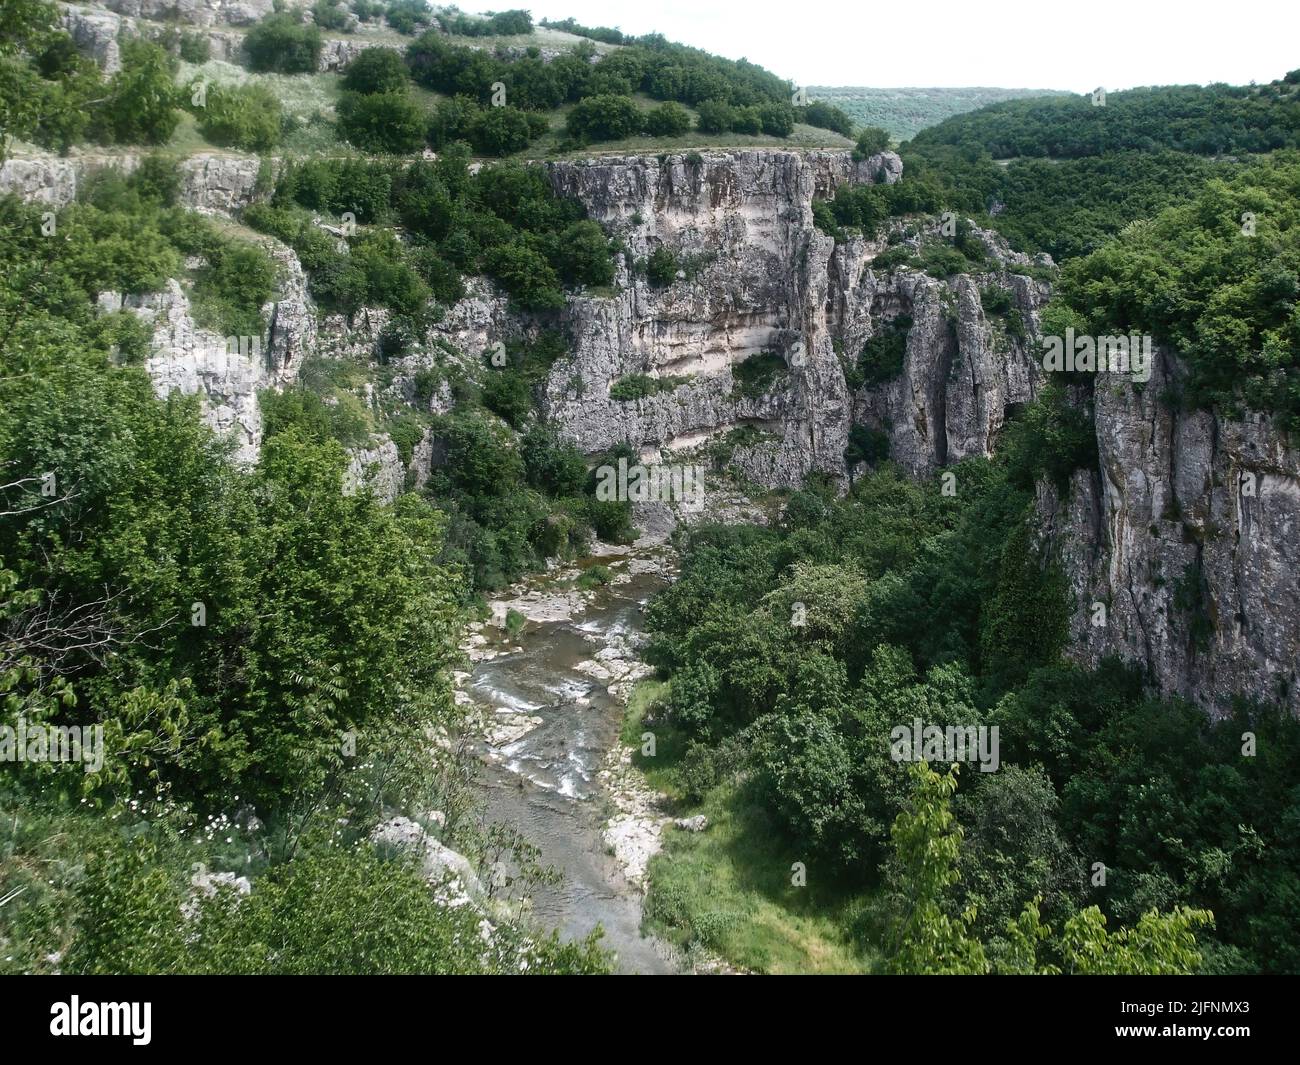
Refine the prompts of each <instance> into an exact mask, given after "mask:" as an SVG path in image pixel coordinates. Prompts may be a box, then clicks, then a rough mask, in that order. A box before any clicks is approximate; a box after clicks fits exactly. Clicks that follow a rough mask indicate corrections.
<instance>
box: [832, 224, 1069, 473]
mask: <svg viewBox="0 0 1300 1065" xmlns="http://www.w3.org/2000/svg"><path fill="white" fill-rule="evenodd" d="M938 225H939V223H931V224H929V225H927V226H922V227H920V228H919V229H918V230H917V232H915V233H914V234H913V235H912V236H910V237H907V238H905V239H903V240H898V241H897V242H896V243H895V244H889V243H888V240H881V241H864V240H862V239H861V238H853V239H850V240H848V241H847V242H845V243H843V244H838V245H836V248H835V252H834V255H833V256H832V259H831V263H830V267H829V272H830V282H829V288H830V299H829V303H828V309H827V327H828V328H829V329H830V330H831V332H832V333H833V335H834V337H835V342H836V346H837V347H838V349H839V350H840V351H841V352H843V354H844V356H845V357H846V359H854V358H856V356H857V353H858V352H860V351H861V350H862V348H863V346H864V345H865V344H866V343H867V342H868V341H869V340H871V339H872V337H875V336H877V335H878V334H879V333H880V332H881V330H889V329H891V328H893V323H895V322H898V321H899V320H900V319H901V320H903V321H907V320H910V322H911V326H910V329H909V330H908V332H907V339H906V349H905V354H904V359H903V364H902V371H901V373H899V374H898V375H897V376H896V377H894V378H892V379H889V380H884V381H879V382H868V383H867V384H865V385H864V386H862V387H861V388H860V389H859V390H858V391H857V393H856V394H855V395H854V397H853V412H852V421H853V423H854V424H860V425H865V426H867V427H869V428H871V429H874V430H876V431H877V432H879V433H881V434H882V435H883V436H884V437H885V438H887V439H888V441H889V457H890V459H891V460H893V461H894V462H896V463H898V464H899V465H900V466H902V467H903V468H904V469H905V470H907V471H908V472H909V473H911V474H912V475H913V476H922V475H925V474H928V473H931V472H932V471H934V470H935V469H936V468H938V467H940V466H946V465H948V464H950V463H954V462H959V461H961V460H962V459H964V458H969V457H972V456H980V455H988V454H991V453H992V451H993V450H994V448H995V447H996V444H997V438H998V434H999V432H1000V431H1001V429H1002V426H1003V424H1004V422H1005V419H1006V416H1007V413H1008V411H1009V410H1011V409H1012V408H1014V407H1015V406H1017V405H1020V404H1024V403H1028V402H1031V401H1032V400H1033V399H1034V397H1035V395H1036V394H1037V392H1038V388H1039V384H1040V382H1041V379H1042V369H1041V367H1040V365H1039V363H1038V361H1037V358H1036V357H1035V355H1034V352H1033V343H1034V342H1033V339H1032V338H1033V337H1034V336H1035V335H1036V334H1037V332H1038V316H1039V311H1040V309H1041V308H1042V306H1043V304H1045V303H1046V302H1047V299H1048V296H1049V295H1050V286H1049V285H1048V284H1047V283H1046V282H1042V281H1035V280H1033V279H1032V278H1031V277H1029V276H1027V275H1026V274H1024V273H1021V272H1020V271H1023V270H1026V269H1028V268H1030V266H1031V265H1032V263H1031V260H1030V259H1029V258H1028V257H1027V256H1024V255H1021V254H1018V253H1016V252H1013V251H1011V250H1010V249H1009V248H1008V247H1007V246H1006V244H1005V243H1004V242H1003V241H1002V240H1001V239H1000V238H998V237H997V236H996V235H995V234H993V233H989V232H985V231H983V230H979V229H978V228H975V227H972V233H973V234H974V235H975V237H976V239H979V240H981V241H982V242H983V244H984V246H985V251H986V254H987V256H988V258H987V263H986V265H985V267H984V269H983V270H981V271H980V272H978V273H963V274H955V275H953V276H951V277H948V278H946V279H938V278H933V277H930V276H929V275H928V274H926V273H924V272H922V271H921V270H918V269H915V268H901V269H899V268H893V269H889V270H884V271H882V270H879V269H877V268H876V267H874V265H873V262H874V259H875V258H876V256H877V255H879V254H881V253H882V252H883V251H884V250H885V249H886V248H891V247H902V246H912V247H919V246H920V243H921V241H922V240H923V239H926V238H932V237H934V236H935V231H936V230H937V228H938ZM900 230H901V224H895V226H894V233H893V234H891V239H897V237H898V236H899V233H900ZM982 288H995V289H999V290H1002V291H1005V292H1007V293H1009V294H1010V302H1011V304H1012V308H1011V309H1012V310H1013V311H1014V312H1015V314H1014V318H1012V317H1009V316H1007V315H994V314H986V313H985V311H984V308H983V306H982V302H981V295H980V293H981V289H982ZM1012 322H1015V323H1017V324H1016V325H1012V324H1011V323H1012Z"/></svg>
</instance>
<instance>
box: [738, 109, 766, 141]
mask: <svg viewBox="0 0 1300 1065" xmlns="http://www.w3.org/2000/svg"><path fill="white" fill-rule="evenodd" d="M731 129H732V131H733V132H734V133H748V134H751V135H754V134H758V133H762V132H763V115H762V113H761V112H760V111H759V109H758V108H757V107H737V108H736V109H735V110H734V111H733V112H732V114H731Z"/></svg>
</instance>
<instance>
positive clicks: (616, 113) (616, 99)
mask: <svg viewBox="0 0 1300 1065" xmlns="http://www.w3.org/2000/svg"><path fill="white" fill-rule="evenodd" d="M566 129H567V131H568V134H569V136H570V137H571V138H573V139H574V140H576V141H579V142H582V141H612V140H620V139H622V138H623V137H632V136H635V135H636V134H637V133H639V132H640V131H641V110H640V108H638V107H637V105H636V103H635V102H634V101H633V100H632V99H631V98H630V97H627V96H613V95H600V96H588V97H587V98H586V99H583V100H580V101H578V103H577V104H576V105H575V106H574V108H573V110H572V111H570V112H569V117H568V120H567V123H566Z"/></svg>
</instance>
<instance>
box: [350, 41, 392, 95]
mask: <svg viewBox="0 0 1300 1065" xmlns="http://www.w3.org/2000/svg"><path fill="white" fill-rule="evenodd" d="M406 82H407V73H406V63H405V62H404V61H403V59H402V56H401V54H400V53H399V52H398V51H397V50H396V49H395V48H367V49H366V50H365V51H364V52H362V53H361V54H360V55H359V56H357V57H356V59H354V60H352V62H351V63H349V64H348V68H347V70H346V71H344V73H343V88H344V89H345V90H346V91H348V92H359V93H373V92H396V91H398V90H400V89H404V88H406Z"/></svg>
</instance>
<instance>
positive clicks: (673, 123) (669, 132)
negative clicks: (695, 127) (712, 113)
mask: <svg viewBox="0 0 1300 1065" xmlns="http://www.w3.org/2000/svg"><path fill="white" fill-rule="evenodd" d="M690 128H691V113H690V112H689V111H687V110H686V108H684V107H683V106H682V105H681V104H679V103H674V102H672V101H671V100H670V101H668V102H667V103H663V104H660V105H659V106H658V107H654V108H651V109H650V110H649V111H648V112H646V116H645V129H646V132H647V133H649V134H650V135H651V136H652V137H680V136H681V135H682V134H683V133H687V132H689V131H690Z"/></svg>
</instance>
